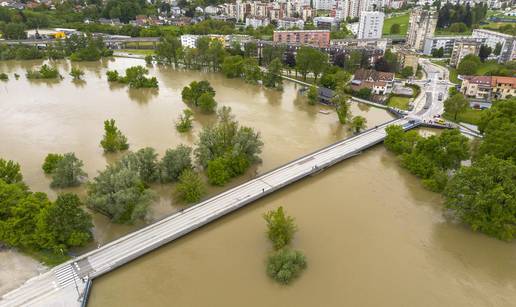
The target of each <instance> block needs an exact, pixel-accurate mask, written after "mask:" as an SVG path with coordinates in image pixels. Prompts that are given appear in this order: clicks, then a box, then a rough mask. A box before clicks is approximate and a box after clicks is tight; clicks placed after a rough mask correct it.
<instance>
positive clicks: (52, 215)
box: [0, 159, 93, 264]
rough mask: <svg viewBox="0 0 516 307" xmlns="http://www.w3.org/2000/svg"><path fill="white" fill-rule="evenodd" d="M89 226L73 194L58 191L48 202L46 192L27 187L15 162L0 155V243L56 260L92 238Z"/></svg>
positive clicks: (89, 217)
mask: <svg viewBox="0 0 516 307" xmlns="http://www.w3.org/2000/svg"><path fill="white" fill-rule="evenodd" d="M92 227H93V224H92V221H91V216H90V215H89V214H88V213H87V212H86V211H84V209H83V207H82V203H81V201H80V200H79V198H78V197H77V196H76V195H74V194H69V193H65V194H60V195H58V197H57V199H56V201H54V202H52V201H50V200H49V199H48V197H47V195H46V194H44V193H40V192H36V193H34V192H31V191H30V190H29V189H28V188H27V186H26V185H25V184H24V183H23V177H22V175H21V172H20V166H19V164H17V163H15V162H13V161H6V160H3V159H0V241H1V242H2V243H4V244H6V245H7V246H10V247H17V248H21V249H23V250H26V251H30V252H31V253H33V254H36V255H38V256H40V258H42V260H45V261H46V262H48V263H49V264H56V263H57V262H60V261H62V260H63V259H64V257H66V256H65V254H66V252H67V251H68V249H69V248H72V247H77V246H83V245H85V244H86V243H88V242H90V241H91V240H92V238H93V236H92V233H91V228H92ZM43 255H45V256H43ZM43 257H44V259H43Z"/></svg>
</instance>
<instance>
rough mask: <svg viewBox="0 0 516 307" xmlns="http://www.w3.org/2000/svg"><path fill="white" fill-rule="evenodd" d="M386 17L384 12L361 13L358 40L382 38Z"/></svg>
mask: <svg viewBox="0 0 516 307" xmlns="http://www.w3.org/2000/svg"><path fill="white" fill-rule="evenodd" d="M384 17H385V15H384V13H382V12H368V11H363V12H361V13H360V21H359V24H358V36H357V38H358V39H364V38H365V39H368V38H377V39H378V38H381V37H382V29H383V20H384Z"/></svg>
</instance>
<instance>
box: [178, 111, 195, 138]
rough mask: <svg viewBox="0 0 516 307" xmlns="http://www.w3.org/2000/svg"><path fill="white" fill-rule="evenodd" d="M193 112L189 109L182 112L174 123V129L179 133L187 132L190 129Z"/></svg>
mask: <svg viewBox="0 0 516 307" xmlns="http://www.w3.org/2000/svg"><path fill="white" fill-rule="evenodd" d="M192 116H193V112H192V111H191V110H190V109H186V110H183V114H181V115H180V116H179V119H178V121H177V122H176V129H177V131H179V132H188V131H190V129H192Z"/></svg>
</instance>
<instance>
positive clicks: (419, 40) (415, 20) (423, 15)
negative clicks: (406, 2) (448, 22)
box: [406, 7, 437, 51]
mask: <svg viewBox="0 0 516 307" xmlns="http://www.w3.org/2000/svg"><path fill="white" fill-rule="evenodd" d="M436 25H437V12H436V11H432V10H425V9H423V8H421V7H418V8H414V9H412V11H411V13H410V18H409V29H408V31H407V42H406V44H407V47H409V48H412V49H414V50H416V51H422V50H423V48H424V44H425V39H427V38H428V37H432V36H434V32H435V27H436Z"/></svg>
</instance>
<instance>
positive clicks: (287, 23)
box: [277, 17, 305, 30]
mask: <svg viewBox="0 0 516 307" xmlns="http://www.w3.org/2000/svg"><path fill="white" fill-rule="evenodd" d="M277 23H278V29H284V30H287V29H292V28H297V29H303V28H304V26H305V22H304V21H303V19H297V18H289V17H287V18H283V19H278V21H277Z"/></svg>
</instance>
